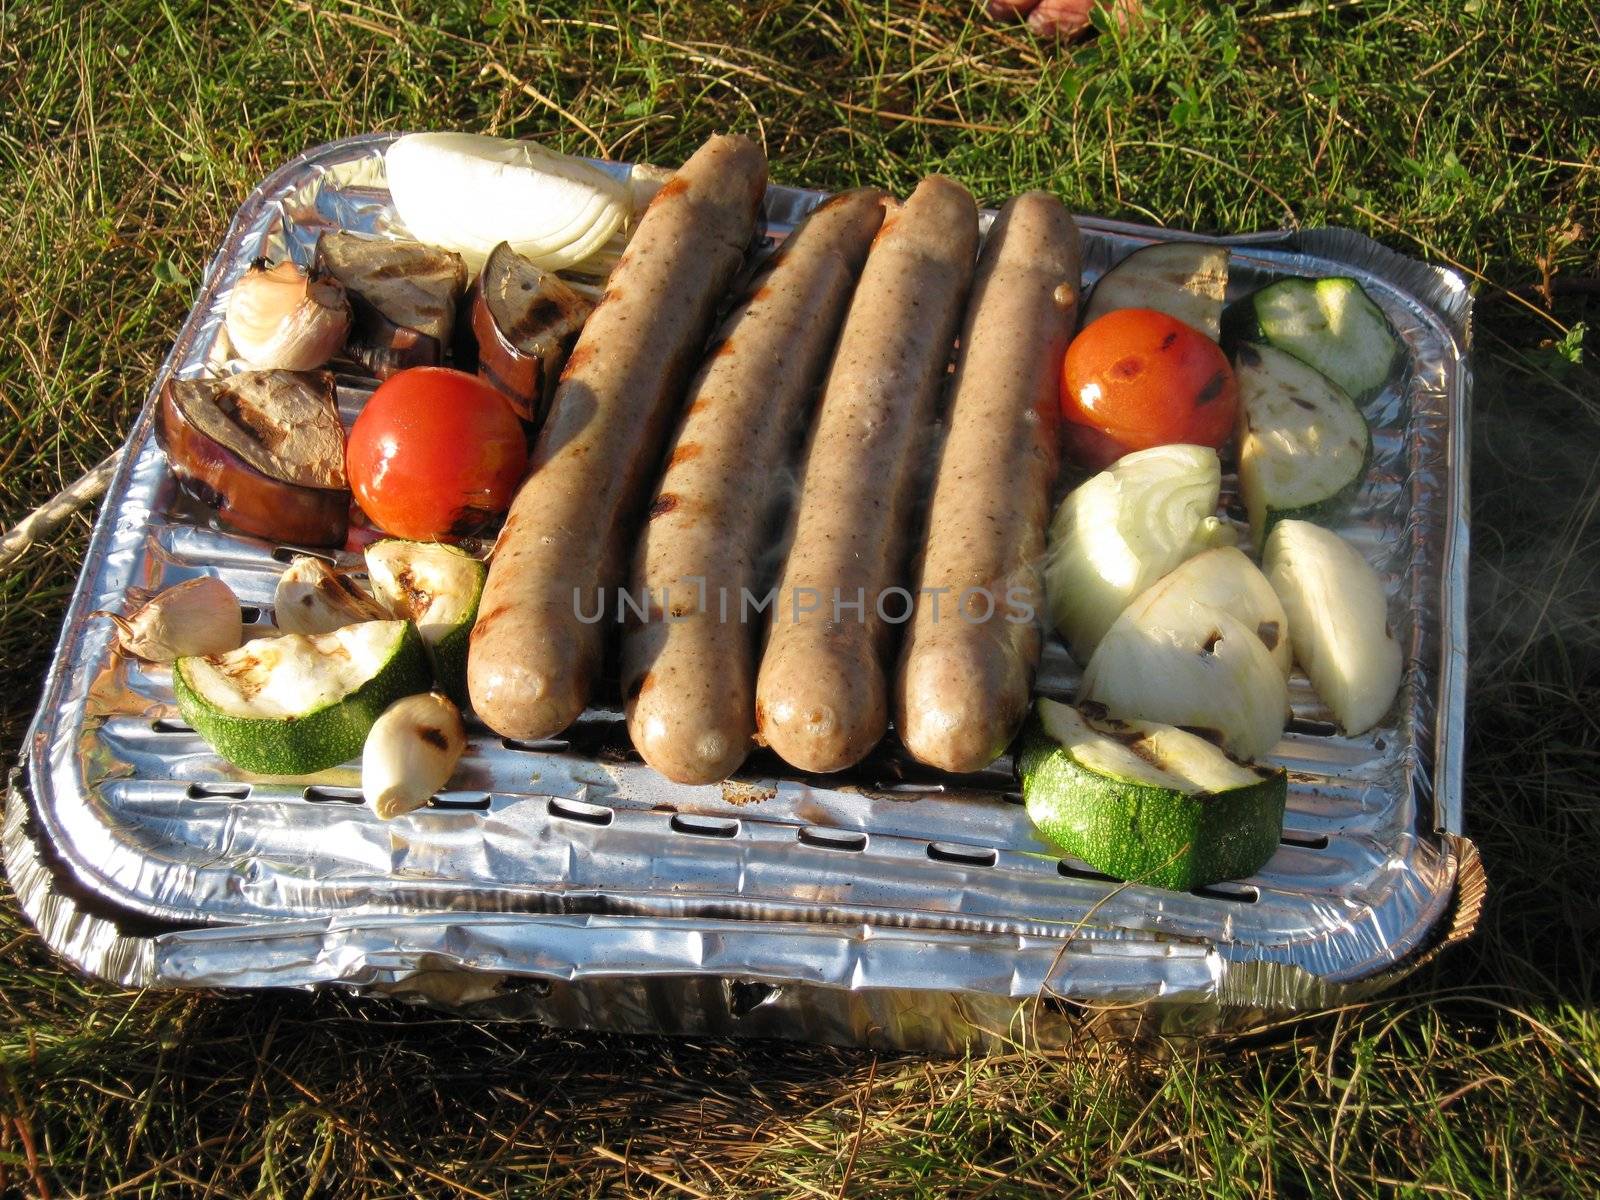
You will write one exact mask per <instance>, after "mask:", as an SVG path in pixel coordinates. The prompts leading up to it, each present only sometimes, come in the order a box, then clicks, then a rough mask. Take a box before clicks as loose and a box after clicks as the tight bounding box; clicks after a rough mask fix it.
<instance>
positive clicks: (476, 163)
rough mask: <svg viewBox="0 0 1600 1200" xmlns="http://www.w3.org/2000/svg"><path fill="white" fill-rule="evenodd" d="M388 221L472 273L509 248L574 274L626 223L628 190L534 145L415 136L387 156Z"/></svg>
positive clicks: (589, 166) (586, 164)
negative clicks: (503, 246) (396, 218)
mask: <svg viewBox="0 0 1600 1200" xmlns="http://www.w3.org/2000/svg"><path fill="white" fill-rule="evenodd" d="M385 165H386V168H387V172H388V177H389V191H390V194H391V196H392V197H393V199H394V206H395V211H396V212H398V213H399V215H400V219H401V220H402V221H403V222H404V223H405V225H406V228H407V229H408V230H409V231H410V232H411V235H412V236H413V237H415V238H417V239H418V240H419V241H423V242H426V243H428V244H429V245H433V246H441V247H443V248H445V249H447V250H453V251H455V252H456V253H457V254H459V255H461V256H462V258H464V259H466V261H467V265H468V267H470V268H471V270H472V271H473V273H474V274H475V273H476V272H478V271H479V270H480V269H481V268H482V267H483V264H484V261H485V260H486V259H487V258H488V257H489V253H490V251H492V250H493V249H494V248H495V246H497V245H499V244H500V243H501V242H509V243H510V244H511V247H512V249H514V250H516V251H517V253H519V254H522V255H524V256H525V257H527V258H529V259H531V260H532V261H533V262H534V264H535V265H537V266H540V267H543V268H544V269H545V270H548V271H558V270H561V269H563V268H566V267H571V266H575V265H577V264H578V263H581V262H582V261H583V260H584V259H585V258H588V257H589V256H590V255H592V254H594V253H595V252H596V251H597V250H599V249H600V248H601V247H602V246H604V245H605V244H606V243H607V242H608V241H609V240H610V239H611V238H612V236H613V235H615V234H616V233H618V232H619V231H620V230H621V229H622V228H623V226H624V224H625V223H626V222H627V220H628V218H629V216H630V215H631V211H632V210H631V206H630V204H629V199H628V186H627V184H626V183H624V182H621V181H618V180H616V179H613V178H612V177H611V176H609V175H607V174H606V173H605V172H604V171H602V170H600V169H599V168H598V167H596V166H594V165H593V164H592V163H589V162H585V161H584V160H583V159H579V158H571V157H569V156H567V155H564V154H557V153H556V152H554V151H552V150H547V149H545V148H544V147H543V146H540V145H538V144H537V143H535V142H524V141H513V140H511V139H508V138H493V137H481V136H479V135H477V134H470V133H414V134H409V135H407V136H406V137H403V138H401V139H400V140H399V141H397V142H395V143H394V144H393V145H392V146H390V147H389V149H388V152H387V154H386V155H385Z"/></svg>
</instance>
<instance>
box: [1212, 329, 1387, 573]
mask: <svg viewBox="0 0 1600 1200" xmlns="http://www.w3.org/2000/svg"><path fill="white" fill-rule="evenodd" d="M1234 377H1235V378H1236V379H1237V380H1238V381H1239V492H1240V494H1241V495H1242V496H1243V497H1244V503H1245V508H1246V509H1247V510H1248V512H1249V515H1250V535H1251V537H1252V538H1254V539H1255V547H1256V550H1257V551H1258V552H1259V551H1260V549H1261V547H1262V546H1263V545H1265V544H1266V540H1267V534H1268V533H1269V532H1271V530H1272V526H1273V524H1274V522H1277V521H1280V520H1283V519H1285V518H1289V519H1293V520H1299V521H1327V520H1329V519H1334V518H1337V517H1338V515H1339V512H1340V510H1341V508H1342V507H1343V502H1344V501H1345V500H1346V499H1348V498H1349V496H1350V495H1351V494H1352V493H1353V492H1355V490H1356V489H1357V488H1359V487H1360V486H1361V480H1362V478H1363V477H1364V476H1365V475H1366V473H1367V461H1368V459H1370V458H1371V456H1372V434H1371V432H1370V431H1369V430H1368V428H1367V421H1366V418H1365V417H1363V416H1362V415H1361V412H1360V410H1358V409H1357V408H1356V406H1355V405H1354V404H1353V403H1352V402H1351V400H1350V397H1349V396H1348V395H1346V394H1345V393H1344V391H1343V390H1342V389H1341V388H1340V387H1339V385H1338V384H1336V383H1334V382H1333V381H1332V380H1331V379H1329V378H1327V377H1326V376H1324V375H1322V374H1321V373H1319V372H1318V371H1316V370H1314V369H1312V368H1311V367H1309V366H1307V365H1306V364H1305V363H1303V362H1301V361H1300V360H1299V359H1298V358H1295V357H1294V356H1293V355H1292V354H1286V353H1284V352H1283V351H1282V350H1276V349H1274V348H1273V347H1271V346H1256V345H1250V344H1248V343H1246V344H1244V345H1241V346H1239V347H1238V348H1237V349H1236V350H1235V352H1234Z"/></svg>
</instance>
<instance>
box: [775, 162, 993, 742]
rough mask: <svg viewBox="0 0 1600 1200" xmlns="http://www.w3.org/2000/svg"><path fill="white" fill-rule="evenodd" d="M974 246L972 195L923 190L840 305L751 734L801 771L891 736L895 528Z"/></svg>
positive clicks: (892, 218) (898, 603)
mask: <svg viewBox="0 0 1600 1200" xmlns="http://www.w3.org/2000/svg"><path fill="white" fill-rule="evenodd" d="M977 248H978V214H977V209H976V207H975V206H974V205H973V202H972V196H971V195H970V194H969V193H968V192H967V190H966V189H965V188H964V187H962V186H961V185H960V184H958V183H955V182H952V181H951V180H948V179H941V178H938V177H932V178H929V179H925V180H923V181H922V183H921V184H920V185H919V186H918V187H917V190H916V191H915V192H914V193H912V196H911V198H910V199H909V200H908V201H906V203H905V205H904V206H903V207H902V208H900V209H899V210H898V211H896V212H892V213H890V214H889V216H888V217H887V218H886V219H885V221H884V223H883V229H882V230H881V231H880V232H879V234H878V237H877V240H876V242H875V243H874V244H873V248H872V253H871V254H870V255H869V256H868V258H867V265H866V267H865V268H864V269H863V270H862V272H861V282H860V284H859V285H858V286H857V288H856V294H855V298H854V299H853V300H852V301H851V303H850V314H849V316H848V317H846V318H845V324H844V332H843V333H842V334H841V335H840V339H839V348H838V351H837V352H836V354H835V356H834V360H833V365H832V367H831V368H830V369H829V371H828V380H827V383H826V385H825V386H824V389H823V398H822V404H821V408H820V410H819V412H818V416H817V423H816V426H815V428H814V430H813V433H812V439H811V445H810V447H809V449H808V451H807V455H806V462H805V469H804V474H803V477H802V480H801V489H800V498H799V502H798V505H797V508H796V511H795V517H794V541H793V544H792V546H791V548H790V551H789V557H788V561H787V562H786V563H785V565H784V571H783V577H782V580H781V583H780V585H779V588H778V593H777V599H776V601H775V604H774V607H773V612H772V619H771V631H770V634H769V638H768V642H767V649H766V653H765V654H764V655H763V657H762V660H761V673H760V676H759V678H758V680H757V683H756V725H757V729H758V730H759V733H758V736H759V737H761V738H763V739H764V740H765V741H766V742H767V743H768V744H769V745H770V746H771V747H772V748H773V749H774V750H776V751H777V752H778V754H780V755H781V756H782V757H783V758H784V759H785V760H786V761H787V762H789V763H791V764H793V765H794V766H796V767H799V768H801V769H802V770H806V771H838V770H842V769H844V768H845V767H848V766H851V765H852V764H854V763H856V762H858V761H859V760H860V759H861V757H862V756H863V755H864V754H866V753H867V751H868V750H870V749H872V747H873V745H874V744H875V743H876V742H877V741H878V739H879V738H881V737H882V736H883V733H884V730H885V729H886V728H887V726H888V683H887V679H886V674H885V672H886V668H887V666H888V665H889V652H890V646H891V635H892V633H893V632H894V624H893V623H894V622H896V621H900V620H904V618H905V615H906V612H907V611H908V608H909V603H908V602H909V596H907V595H906V593H905V592H904V590H903V586H902V585H903V584H904V583H905V582H906V578H907V575H906V569H905V568H906V563H905V555H906V550H907V539H906V536H905V535H906V524H907V522H908V521H909V520H910V519H911V515H912V510H913V509H914V507H915V501H916V491H917V482H918V478H919V466H920V463H921V459H922V454H923V452H924V450H925V449H926V446H927V439H928V434H929V432H930V429H931V426H932V424H933V410H934V404H935V401H936V399H937V396H938V392H939V388H940V385H941V384H942V383H943V381H944V377H945V368H946V367H947V365H948V364H949V361H950V350H951V346H952V344H953V342H954V339H955V332H956V325H957V324H958V323H959V322H960V320H961V310H962V302H963V301H964V300H965V298H966V294H967V287H968V285H969V284H970V283H971V280H972V270H973V258H974V256H975V254H976V253H977ZM895 589H899V593H898V595H897V594H896V593H895ZM836 601H837V603H835V602H836ZM858 601H859V602H860V607H859V608H857V607H855V605H856V604H857V602H858Z"/></svg>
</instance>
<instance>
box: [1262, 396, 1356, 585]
mask: <svg viewBox="0 0 1600 1200" xmlns="http://www.w3.org/2000/svg"><path fill="white" fill-rule="evenodd" d="M1371 466H1372V430H1371V429H1370V428H1368V430H1367V452H1366V453H1365V454H1364V455H1362V457H1361V470H1360V471H1358V472H1357V473H1356V475H1355V477H1354V478H1352V479H1351V480H1350V482H1349V483H1347V484H1345V485H1344V486H1343V487H1342V488H1340V489H1339V490H1338V491H1337V492H1334V493H1333V494H1332V495H1331V496H1327V497H1324V498H1323V499H1321V500H1318V501H1317V502H1316V503H1315V504H1302V505H1301V506H1300V507H1299V508H1272V507H1271V506H1268V508H1267V515H1266V518H1265V519H1264V520H1263V521H1262V522H1261V528H1260V529H1259V530H1256V529H1252V530H1251V531H1250V537H1251V539H1252V541H1253V544H1254V546H1255V548H1256V554H1257V555H1258V556H1259V555H1260V553H1261V551H1262V548H1263V547H1264V546H1266V544H1267V537H1268V535H1269V534H1271V533H1272V527H1273V526H1274V525H1276V524H1277V523H1278V522H1279V521H1310V522H1311V523H1312V524H1313V525H1328V526H1332V525H1337V524H1338V523H1339V522H1340V521H1342V520H1343V519H1344V517H1345V513H1346V510H1347V509H1348V508H1349V507H1350V501H1351V500H1352V499H1353V498H1354V497H1355V495H1356V493H1357V492H1359V491H1360V490H1361V485H1362V484H1364V483H1365V482H1366V481H1367V471H1368V469H1369V468H1370V467H1371Z"/></svg>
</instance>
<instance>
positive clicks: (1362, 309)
mask: <svg viewBox="0 0 1600 1200" xmlns="http://www.w3.org/2000/svg"><path fill="white" fill-rule="evenodd" d="M1223 331H1224V333H1225V335H1226V336H1227V338H1228V342H1229V344H1230V345H1232V344H1234V343H1237V342H1265V343H1266V344H1267V345H1269V346H1276V347H1277V348H1278V349H1279V350H1284V351H1287V352H1288V353H1290V354H1292V355H1294V356H1295V357H1296V358H1298V359H1300V361H1302V362H1304V363H1306V364H1308V365H1310V366H1312V367H1315V368H1316V369H1317V370H1318V371H1321V372H1322V373H1323V374H1324V375H1326V376H1327V377H1328V378H1329V379H1331V380H1333V382H1334V383H1336V384H1338V385H1339V387H1340V388H1342V389H1343V390H1344V392H1345V393H1346V394H1347V395H1348V396H1350V397H1351V398H1353V399H1355V400H1357V401H1360V400H1365V399H1366V398H1367V397H1369V396H1371V395H1373V394H1375V393H1376V392H1378V391H1379V390H1380V389H1381V388H1382V387H1383V385H1384V383H1385V381H1386V380H1388V378H1389V372H1390V371H1391V370H1392V369H1393V367H1394V360H1395V359H1396V358H1397V357H1398V356H1399V354H1400V343H1399V341H1398V340H1396V338H1395V336H1394V334H1393V332H1391V330H1390V329H1389V322H1388V321H1387V320H1385V319H1384V315H1383V313H1382V311H1381V310H1380V309H1379V308H1378V306H1377V305H1376V304H1374V303H1373V302H1372V300H1371V299H1370V298H1369V297H1368V296H1367V294H1366V292H1364V291H1362V290H1361V285H1360V284H1359V283H1357V282H1356V281H1355V280H1354V279H1347V278H1345V277H1344V276H1342V275H1333V276H1329V277H1328V278H1326V279H1281V280H1279V281H1278V282H1277V283H1273V284H1268V285H1267V286H1266V287H1264V288H1262V289H1261V290H1260V291H1257V292H1252V293H1251V294H1250V295H1248V296H1246V297H1245V298H1244V299H1243V300H1240V301H1238V302H1237V303H1236V304H1233V305H1231V306H1230V307H1229V309H1228V311H1227V313H1226V314H1225V316H1224V320H1223Z"/></svg>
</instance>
